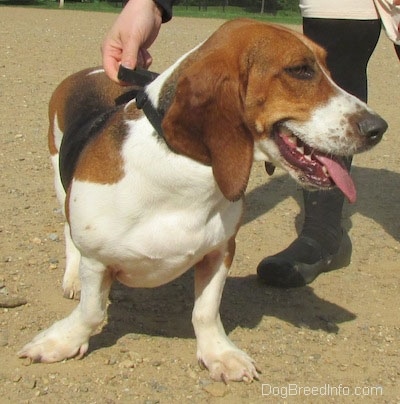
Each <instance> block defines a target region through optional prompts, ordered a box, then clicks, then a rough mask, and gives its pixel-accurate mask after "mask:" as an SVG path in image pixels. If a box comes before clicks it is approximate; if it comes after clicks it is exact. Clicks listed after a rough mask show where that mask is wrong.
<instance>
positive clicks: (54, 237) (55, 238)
mask: <svg viewBox="0 0 400 404" xmlns="http://www.w3.org/2000/svg"><path fill="white" fill-rule="evenodd" d="M47 237H48V238H49V240H51V241H60V238H59V237H58V234H57V233H50V234H49V235H48V236H47Z"/></svg>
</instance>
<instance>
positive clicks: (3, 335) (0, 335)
mask: <svg viewBox="0 0 400 404" xmlns="http://www.w3.org/2000/svg"><path fill="white" fill-rule="evenodd" d="M7 345H8V332H7V331H1V332H0V346H7Z"/></svg>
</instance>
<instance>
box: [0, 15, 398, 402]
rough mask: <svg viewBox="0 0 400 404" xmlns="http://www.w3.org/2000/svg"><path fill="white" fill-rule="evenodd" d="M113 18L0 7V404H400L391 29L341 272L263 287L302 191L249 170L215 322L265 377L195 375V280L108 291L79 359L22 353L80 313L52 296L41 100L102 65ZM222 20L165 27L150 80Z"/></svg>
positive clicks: (58, 240)
mask: <svg viewBox="0 0 400 404" xmlns="http://www.w3.org/2000/svg"><path fill="white" fill-rule="evenodd" d="M114 18H115V15H110V14H96V13H83V12H69V11H58V10H56V11H46V10H33V9H24V8H4V7H2V8H0V38H1V39H0V103H1V120H0V141H1V150H0V156H1V159H0V164H1V166H0V167H1V180H0V190H1V192H0V215H1V221H0V245H1V250H0V304H1V305H2V308H1V309H0V310H1V311H0V327H1V328H0V354H1V360H0V402H1V403H44V402H46V403H58V402H78V403H79V402H80V403H107V404H111V403H116V402H121V403H131V402H139V403H148V404H154V403H171V402H192V403H202V402H210V403H241V402H251V403H263V402H290V403H292V402H299V403H300V402H302V403H303V402H307V403H308V402H313V403H314V402H322V400H324V401H327V402H338V403H342V402H344V403H348V402H360V400H361V399H362V398H363V399H364V400H367V402H382V403H400V357H399V356H400V354H399V347H400V343H399V341H400V324H399V308H400V295H399V292H400V290H399V280H400V263H399V261H400V260H399V258H400V251H399V240H400V220H399V213H398V205H399V199H400V159H399V150H400V137H399V132H400V115H399V107H398V106H399V89H400V64H399V63H398V62H397V59H396V57H395V54H394V52H393V50H392V45H391V44H390V43H389V41H388V40H387V39H386V37H385V36H384V34H382V36H381V39H380V42H379V45H378V48H377V50H376V52H375V54H374V56H373V58H372V60H371V63H370V67H369V76H370V105H371V106H372V107H373V108H375V109H376V110H377V111H378V112H379V113H381V114H382V115H383V116H384V117H385V118H386V119H387V120H388V122H389V125H390V128H389V131H388V133H387V135H386V136H385V138H384V140H383V141H382V142H381V143H380V144H379V145H378V146H377V147H376V148H375V149H374V150H372V151H370V152H368V153H366V154H364V155H360V156H357V157H356V158H355V163H354V168H353V177H354V178H355V180H356V183H357V185H358V194H359V198H358V202H357V203H356V204H355V205H352V206H348V205H347V206H346V208H345V212H344V226H345V227H346V228H347V229H348V230H349V232H350V236H351V238H352V241H353V256H352V263H351V265H350V266H349V267H347V268H345V269H341V270H338V271H334V272H331V273H329V274H324V275H323V276H320V277H319V278H318V279H317V280H316V281H315V282H314V283H313V284H312V285H310V286H307V287H304V288H299V289H295V290H279V289H274V288H269V287H265V286H263V285H261V284H260V283H258V281H257V278H256V276H255V268H256V266H257V264H258V262H259V261H260V260H261V259H262V258H263V257H264V256H266V255H269V254H272V253H275V252H277V251H279V250H280V249H282V248H284V247H286V246H287V245H288V244H289V242H290V241H291V240H292V239H293V238H294V237H295V234H296V225H297V227H299V224H300V223H301V217H300V208H299V201H300V199H301V191H300V190H299V189H298V188H297V187H296V185H295V184H294V182H293V181H292V180H290V179H289V178H288V177H287V175H286V174H284V173H283V172H282V171H279V170H278V172H277V173H276V174H275V175H274V176H273V177H271V178H268V177H267V175H266V174H265V173H264V170H263V167H262V165H256V166H255V167H254V171H253V173H252V177H251V183H250V186H249V189H248V192H247V205H248V208H247V213H246V216H245V221H244V225H243V227H242V228H241V230H240V232H239V235H238V248H237V254H236V258H235V261H234V264H233V267H232V272H231V276H230V278H229V279H228V281H227V284H226V288H225V292H224V296H223V303H222V308H221V313H222V319H223V323H224V325H225V328H226V330H227V332H228V333H229V335H230V338H231V339H232V340H233V341H234V342H235V343H236V344H237V345H239V346H240V347H241V348H242V349H244V350H245V351H247V352H248V353H249V354H250V355H251V356H252V357H253V358H254V359H255V360H256V362H257V364H258V366H259V367H260V369H261V370H262V375H261V380H260V381H258V382H254V383H252V384H250V385H246V384H244V383H230V384H229V385H227V386H225V385H224V384H222V383H213V382H212V381H211V380H210V379H209V376H208V373H207V371H205V370H201V369H200V368H199V367H198V365H197V363H196V357H195V340H194V334H193V331H192V326H191V322H190V321H191V309H192V305H193V291H192V274H191V273H188V274H187V275H185V276H184V277H183V278H181V279H178V280H176V281H175V282H172V283H171V284H168V285H166V286H164V287H161V288H158V289H152V290H133V289H127V288H124V287H121V286H118V285H116V286H115V287H114V289H113V291H112V294H111V298H110V305H109V307H108V323H107V324H106V325H104V327H103V328H102V329H101V330H99V332H98V334H96V335H95V336H93V337H92V339H91V341H90V350H89V353H88V355H87V356H86V357H85V358H84V359H82V360H68V361H64V362H62V363H57V364H51V365H45V364H30V363H29V362H28V361H26V360H21V359H18V358H17V356H16V352H17V351H18V350H19V349H20V348H21V347H22V346H23V345H24V344H25V343H26V342H28V341H29V340H30V339H31V338H32V337H33V336H34V335H36V334H37V333H38V331H40V330H42V329H44V328H46V327H48V326H49V325H50V324H52V323H53V321H54V320H56V319H60V318H62V317H63V316H65V315H66V314H67V313H69V312H70V311H71V310H72V309H73V307H75V305H76V304H77V303H76V301H70V300H67V299H64V298H63V297H62V293H61V279H62V273H63V267H64V247H63V219H62V217H61V215H60V210H59V207H58V205H57V202H56V198H55V193H54V190H53V185H52V181H53V180H52V170H51V167H50V161H49V156H48V152H47V145H46V133H47V115H46V114H47V103H48V100H49V98H50V95H51V92H52V90H53V89H54V88H55V86H56V85H57V84H58V83H59V82H60V81H61V79H63V78H64V77H65V76H67V75H68V74H70V73H72V72H75V71H77V70H79V69H81V68H84V67H88V66H93V65H98V64H100V51H99V47H100V42H101V38H102V36H103V35H104V33H105V32H106V30H107V29H108V28H109V27H110V25H111V23H112V21H113V20H114ZM221 23H222V21H218V20H203V19H202V20H200V19H199V20H197V19H183V18H175V19H174V20H173V21H172V22H170V23H168V24H166V25H165V26H163V28H162V32H161V34H160V36H159V38H158V41H157V42H156V44H155V45H154V46H153V48H152V54H153V56H154V59H155V62H154V64H153V67H152V68H153V70H156V71H161V70H163V69H164V68H166V67H167V66H169V65H170V64H171V63H172V62H173V61H175V60H176V58H177V57H178V56H180V55H181V54H183V53H184V52H185V51H186V50H189V49H190V48H192V47H193V46H194V45H196V44H197V43H199V42H200V41H201V40H203V39H205V38H206V37H207V36H208V35H209V34H210V33H211V32H213V31H214V30H215V29H216V28H217V27H218V26H219V25H220V24H221ZM296 29H300V28H299V27H296ZM24 299H26V302H27V303H26V304H22V303H24ZM6 302H9V303H12V302H15V304H16V306H17V307H13V308H6V307H4V306H5V305H6ZM311 388H314V390H311Z"/></svg>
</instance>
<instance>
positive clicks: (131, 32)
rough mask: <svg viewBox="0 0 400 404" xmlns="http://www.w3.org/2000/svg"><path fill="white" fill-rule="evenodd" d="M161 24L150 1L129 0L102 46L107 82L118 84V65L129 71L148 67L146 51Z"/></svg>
mask: <svg viewBox="0 0 400 404" xmlns="http://www.w3.org/2000/svg"><path fill="white" fill-rule="evenodd" d="M161 20H162V18H161V10H160V9H159V8H158V7H157V5H156V4H155V3H154V1H153V0H129V2H128V3H127V4H126V6H125V7H124V9H123V10H122V11H121V13H120V15H119V16H118V18H117V19H116V21H115V23H114V24H113V26H112V27H111V29H110V30H109V32H108V33H107V35H106V37H105V39H104V41H103V45H102V54H103V67H104V70H105V72H106V74H107V76H108V77H109V78H110V79H111V80H113V81H115V82H117V83H120V82H119V81H118V78H117V75H118V68H119V65H120V64H122V65H123V66H125V67H127V68H129V69H134V68H135V67H136V66H140V67H144V68H148V67H149V66H150V64H151V62H152V57H151V55H150V53H149V52H148V51H147V49H148V48H149V47H150V46H151V44H152V43H153V42H154V40H155V39H156V38H157V35H158V33H159V31H160V27H161ZM120 84H122V83H120Z"/></svg>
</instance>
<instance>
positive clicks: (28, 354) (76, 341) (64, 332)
mask: <svg viewBox="0 0 400 404" xmlns="http://www.w3.org/2000/svg"><path fill="white" fill-rule="evenodd" d="M80 277H81V282H82V290H81V300H80V302H79V304H78V306H77V307H76V308H75V310H74V311H73V312H72V313H71V314H70V315H69V316H68V317H66V318H64V319H63V320H60V321H57V322H56V323H54V324H53V325H52V326H51V327H50V328H48V329H47V330H45V331H43V332H41V333H40V334H39V335H37V336H36V337H35V338H34V339H33V340H32V341H31V342H30V343H28V344H26V345H25V346H24V347H23V348H22V349H21V351H20V352H18V356H19V357H21V358H31V359H32V360H33V361H34V362H58V361H61V360H63V359H67V358H72V357H77V358H81V357H82V356H83V355H84V354H85V353H86V351H87V349H88V346H89V337H90V335H91V334H92V333H93V332H94V331H95V329H96V328H97V327H98V326H99V325H100V324H101V322H102V321H103V320H104V318H105V314H106V305H107V297H108V294H109V291H110V287H111V283H112V276H111V273H110V271H109V270H107V269H106V268H105V267H104V265H103V264H101V263H99V262H98V261H95V260H92V259H88V258H85V257H82V259H81V263H80Z"/></svg>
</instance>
